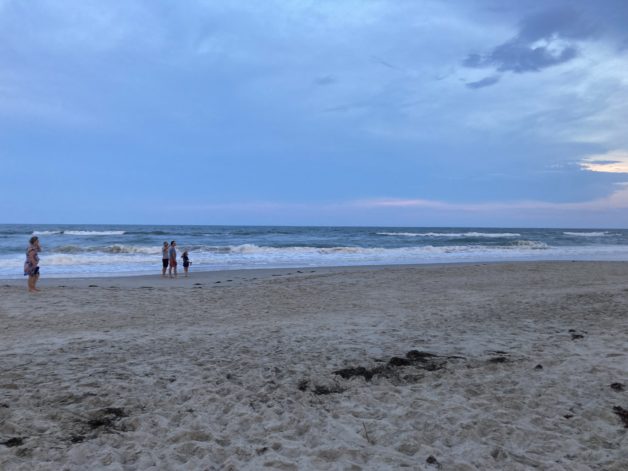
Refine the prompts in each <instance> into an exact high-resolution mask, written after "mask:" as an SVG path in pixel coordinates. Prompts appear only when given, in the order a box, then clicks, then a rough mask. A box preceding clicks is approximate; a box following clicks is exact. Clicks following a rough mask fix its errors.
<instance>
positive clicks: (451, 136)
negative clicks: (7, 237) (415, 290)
mask: <svg viewBox="0 0 628 471" xmlns="http://www.w3.org/2000/svg"><path fill="white" fill-rule="evenodd" d="M627 24H628V2H626V1H624V0H597V1H596V2H591V1H585V0H545V1H537V0H518V1H503V0H458V1H455V0H453V1H447V2H443V1H442V0H422V1H415V0H386V1H384V0H316V1H315V0H310V1H305V0H263V1H262V0H259V1H253V0H246V1H245V0H239V1H235V0H232V1H228V0H215V1H213V0H212V1H210V0H188V1H185V2H179V1H174V0H170V1H165V0H111V1H92V0H64V1H63V2H59V1H55V0H48V1H44V0H29V1H28V2H24V1H19V0H0V223H34V224H43V223H57V224H58V223H78V224H82V223H103V224H114V223H115V224H251V225H262V224H263V225H267V224H268V225H367V226H377V225H378V226H415V227H416V226H473V227H574V228H580V227H582V228H588V227H592V228H594V227H600V228H602V227H608V228H628V132H627V124H628V28H626V25H627Z"/></svg>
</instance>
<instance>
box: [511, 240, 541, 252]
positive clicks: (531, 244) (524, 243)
mask: <svg viewBox="0 0 628 471" xmlns="http://www.w3.org/2000/svg"><path fill="white" fill-rule="evenodd" d="M510 246H511V247H514V248H523V249H532V250H546V249H549V248H550V247H549V245H547V244H546V243H545V242H538V241H536V240H515V241H513V242H511V243H510Z"/></svg>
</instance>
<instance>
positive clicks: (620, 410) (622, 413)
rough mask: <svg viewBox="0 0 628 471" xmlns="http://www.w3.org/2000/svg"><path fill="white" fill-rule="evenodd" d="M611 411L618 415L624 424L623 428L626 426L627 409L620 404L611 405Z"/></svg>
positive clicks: (627, 419) (627, 418)
mask: <svg viewBox="0 0 628 471" xmlns="http://www.w3.org/2000/svg"><path fill="white" fill-rule="evenodd" d="M613 412H615V414H617V415H618V416H619V418H620V419H621V421H622V422H623V424H624V428H628V410H627V409H624V408H623V407H620V406H615V407H613Z"/></svg>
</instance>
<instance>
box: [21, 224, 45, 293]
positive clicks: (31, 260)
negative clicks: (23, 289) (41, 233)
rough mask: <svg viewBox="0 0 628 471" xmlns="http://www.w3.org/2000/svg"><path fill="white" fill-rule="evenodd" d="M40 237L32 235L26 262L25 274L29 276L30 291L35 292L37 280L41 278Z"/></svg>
mask: <svg viewBox="0 0 628 471" xmlns="http://www.w3.org/2000/svg"><path fill="white" fill-rule="evenodd" d="M40 251H41V246H40V245H39V237H37V236H33V237H31V239H30V241H29V245H28V249H26V262H24V276H28V291H30V292H35V291H39V289H37V280H39V252H40Z"/></svg>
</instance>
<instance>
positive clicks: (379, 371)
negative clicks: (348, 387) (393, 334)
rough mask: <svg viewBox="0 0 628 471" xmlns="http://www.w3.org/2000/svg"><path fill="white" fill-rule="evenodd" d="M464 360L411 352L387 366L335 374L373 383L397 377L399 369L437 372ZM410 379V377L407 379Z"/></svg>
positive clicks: (349, 369)
mask: <svg viewBox="0 0 628 471" xmlns="http://www.w3.org/2000/svg"><path fill="white" fill-rule="evenodd" d="M453 358H462V357H455V356H450V357H447V356H439V355H435V354H433V353H429V352H422V351H419V350H410V351H409V352H408V353H406V355H405V357H392V358H391V359H390V360H388V362H387V363H386V365H380V366H376V367H374V368H366V367H364V366H357V367H350V368H343V369H340V370H336V371H334V372H333V374H335V375H338V376H340V377H341V378H343V379H351V378H354V377H356V376H361V377H363V378H364V379H365V380H366V381H371V379H373V377H374V376H383V377H395V375H396V372H395V370H396V369H397V368H399V367H404V366H409V367H413V368H417V369H421V370H426V371H436V370H440V369H443V368H444V367H445V365H446V363H447V361H448V360H450V359H453ZM407 378H410V377H407Z"/></svg>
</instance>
